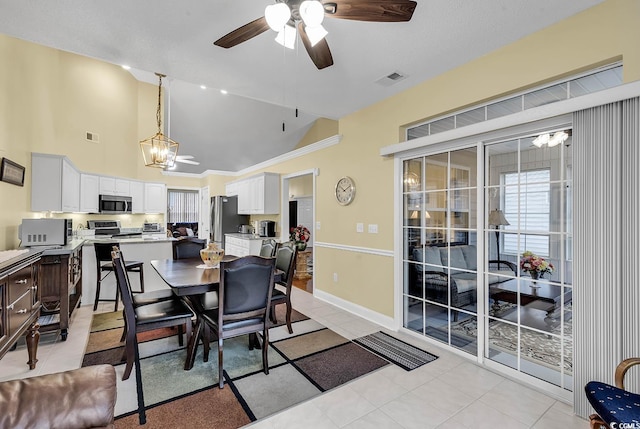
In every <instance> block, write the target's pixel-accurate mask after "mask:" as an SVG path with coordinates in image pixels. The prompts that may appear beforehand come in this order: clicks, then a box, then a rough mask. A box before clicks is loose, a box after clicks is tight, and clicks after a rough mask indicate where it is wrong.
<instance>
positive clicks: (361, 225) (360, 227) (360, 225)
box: [356, 222, 364, 232]
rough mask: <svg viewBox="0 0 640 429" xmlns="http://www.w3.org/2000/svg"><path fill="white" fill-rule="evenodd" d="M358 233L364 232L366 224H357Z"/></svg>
mask: <svg viewBox="0 0 640 429" xmlns="http://www.w3.org/2000/svg"><path fill="white" fill-rule="evenodd" d="M356 232H364V224H363V223H362V222H358V223H356Z"/></svg>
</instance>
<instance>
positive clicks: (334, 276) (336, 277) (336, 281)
mask: <svg viewBox="0 0 640 429" xmlns="http://www.w3.org/2000/svg"><path fill="white" fill-rule="evenodd" d="M333 281H334V283H338V273H333Z"/></svg>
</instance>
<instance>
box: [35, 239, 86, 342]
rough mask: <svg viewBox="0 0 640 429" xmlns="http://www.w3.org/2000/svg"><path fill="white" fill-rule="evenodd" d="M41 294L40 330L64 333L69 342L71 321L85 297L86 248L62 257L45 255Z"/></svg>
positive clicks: (41, 265)
mask: <svg viewBox="0 0 640 429" xmlns="http://www.w3.org/2000/svg"><path fill="white" fill-rule="evenodd" d="M40 293H41V300H42V311H41V321H42V323H41V327H40V331H41V332H48V331H54V330H60V336H61V338H62V340H63V341H65V340H66V339H67V335H68V331H69V319H70V318H71V314H72V313H73V310H74V309H75V308H76V307H77V306H79V304H80V298H81V297H82V246H79V247H77V248H76V249H74V250H71V251H69V252H65V253H62V254H53V255H47V253H46V252H45V254H44V255H43V256H42V260H41V264H40Z"/></svg>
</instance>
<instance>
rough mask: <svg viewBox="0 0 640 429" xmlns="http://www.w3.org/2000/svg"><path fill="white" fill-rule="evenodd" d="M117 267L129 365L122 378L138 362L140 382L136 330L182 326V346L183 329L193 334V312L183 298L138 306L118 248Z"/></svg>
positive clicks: (114, 254)
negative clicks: (134, 302)
mask: <svg viewBox="0 0 640 429" xmlns="http://www.w3.org/2000/svg"><path fill="white" fill-rule="evenodd" d="M112 261H113V268H114V271H115V274H116V280H117V283H118V288H119V290H120V296H121V297H122V305H123V307H124V311H123V313H124V320H125V333H126V338H125V352H124V354H125V357H126V361H127V363H126V366H125V370H124V374H123V375H122V380H127V379H128V378H129V376H130V375H131V369H132V367H133V364H134V363H135V364H136V377H137V380H136V383H140V382H141V381H140V378H139V377H138V370H139V356H138V341H137V337H136V334H138V333H140V332H146V331H152V330H154V329H159V328H166V327H174V326H176V327H177V328H178V343H179V344H180V345H181V346H182V345H183V344H184V341H183V333H186V336H187V339H189V338H190V337H191V318H192V317H193V313H192V312H191V310H190V309H189V307H187V306H186V305H185V304H184V303H183V302H182V301H181V300H179V299H172V300H166V301H161V302H156V303H153V304H147V305H140V306H137V307H134V305H133V299H132V293H131V288H130V285H129V279H128V277H127V273H126V271H125V268H124V267H125V266H124V263H123V261H122V258H121V254H120V252H119V251H118V250H114V251H113V252H112Z"/></svg>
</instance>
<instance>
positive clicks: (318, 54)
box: [298, 22, 333, 70]
mask: <svg viewBox="0 0 640 429" xmlns="http://www.w3.org/2000/svg"><path fill="white" fill-rule="evenodd" d="M298 33H300V39H301V40H302V44H303V45H304V47H305V49H306V50H307V53H308V54H309V56H310V57H311V61H313V63H314V64H315V65H316V67H318V70H322V69H323V68H326V67H329V66H332V65H333V57H332V56H331V50H329V44H328V43H327V40H326V39H322V40H320V41H319V42H318V43H316V44H315V46H311V42H310V41H309V36H307V32H306V30H305V26H304V23H303V22H300V23H298Z"/></svg>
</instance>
